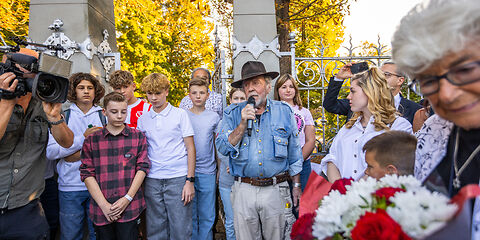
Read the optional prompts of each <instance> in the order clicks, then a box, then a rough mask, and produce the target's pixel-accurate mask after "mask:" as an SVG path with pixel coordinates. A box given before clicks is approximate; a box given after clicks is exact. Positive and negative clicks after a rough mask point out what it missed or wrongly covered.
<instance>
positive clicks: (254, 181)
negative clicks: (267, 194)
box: [235, 172, 290, 187]
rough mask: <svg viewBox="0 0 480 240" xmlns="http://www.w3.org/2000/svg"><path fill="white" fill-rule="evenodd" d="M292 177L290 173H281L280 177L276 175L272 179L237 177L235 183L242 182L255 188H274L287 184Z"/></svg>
mask: <svg viewBox="0 0 480 240" xmlns="http://www.w3.org/2000/svg"><path fill="white" fill-rule="evenodd" d="M289 177H290V175H289V174H288V172H284V173H281V174H279V175H276V176H274V177H271V178H258V177H253V178H251V177H235V181H240V182H243V183H248V184H250V185H253V186H259V187H264V186H272V185H275V184H277V183H281V182H285V181H287V180H288V178H289Z"/></svg>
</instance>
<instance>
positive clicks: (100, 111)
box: [97, 110, 107, 127]
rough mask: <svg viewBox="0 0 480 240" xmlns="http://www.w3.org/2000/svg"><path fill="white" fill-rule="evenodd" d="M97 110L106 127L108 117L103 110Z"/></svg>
mask: <svg viewBox="0 0 480 240" xmlns="http://www.w3.org/2000/svg"><path fill="white" fill-rule="evenodd" d="M97 112H98V117H99V118H100V122H102V125H103V127H105V126H106V125H107V119H106V118H105V115H103V113H102V110H98V111H97Z"/></svg>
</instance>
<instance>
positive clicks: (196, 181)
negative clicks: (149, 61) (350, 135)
mask: <svg viewBox="0 0 480 240" xmlns="http://www.w3.org/2000/svg"><path fill="white" fill-rule="evenodd" d="M283 78H284V81H283V82H280V83H279V84H278V86H276V89H275V90H276V94H277V95H276V97H277V98H279V100H285V101H287V102H288V101H289V100H290V101H289V103H290V104H291V105H292V107H296V105H299V104H298V103H295V101H299V99H300V98H299V96H298V89H297V88H295V85H294V84H293V83H294V81H292V80H291V78H289V77H288V76H284V77H283ZM70 81H71V85H70V93H69V96H68V98H69V100H70V102H71V103H72V104H71V105H70V107H69V108H68V109H66V110H65V111H64V117H65V120H66V122H67V124H68V127H69V128H70V129H71V130H72V131H73V133H74V135H75V138H74V144H73V145H72V146H71V147H70V148H63V147H61V146H59V145H58V144H57V143H56V142H55V140H54V139H53V137H52V136H50V140H49V144H48V146H47V152H46V153H47V158H48V159H50V160H52V161H51V163H53V164H54V163H55V161H53V160H58V164H57V166H56V168H57V172H58V196H59V197H58V199H59V225H60V233H61V238H62V239H81V238H82V237H83V234H84V232H85V230H84V225H85V223H86V224H87V226H88V236H89V239H95V238H98V239H137V238H138V237H139V236H143V237H146V238H148V239H182V240H183V239H213V227H214V222H215V215H216V211H215V201H216V189H217V184H218V187H219V193H220V196H221V199H222V201H223V206H224V212H225V217H226V219H225V229H226V235H227V239H235V232H234V228H233V210H232V204H231V202H230V192H231V186H232V184H233V177H232V176H231V175H230V172H229V162H228V158H226V157H225V156H223V155H221V154H218V152H217V151H216V150H215V145H214V142H215V137H216V132H217V131H218V129H219V128H220V125H221V116H219V115H218V113H217V112H215V111H212V110H208V109H206V108H205V104H206V101H207V99H208V98H209V94H210V91H209V83H208V82H207V81H206V80H205V79H204V78H200V77H194V78H193V79H191V81H190V83H189V94H188V96H189V98H190V100H191V102H192V107H191V108H190V109H188V110H185V109H181V108H177V107H174V106H172V105H171V104H170V103H169V102H168V101H167V96H168V94H169V88H170V83H169V80H168V79H167V77H166V76H165V75H163V74H159V73H152V74H150V75H148V76H146V77H145V78H144V79H143V80H142V83H141V90H142V91H143V92H145V93H146V96H147V100H148V103H147V102H146V101H145V100H142V99H138V98H136V97H135V95H134V91H135V90H136V84H135V82H134V78H133V76H132V74H131V73H130V72H128V71H121V70H120V71H115V72H114V73H113V74H112V75H111V77H110V82H109V84H110V86H111V87H112V89H113V92H111V93H109V94H107V95H106V96H105V97H104V93H105V89H104V87H103V86H102V85H101V84H100V82H99V81H98V80H97V79H96V78H95V77H94V76H93V75H91V74H87V73H76V74H74V75H72V76H71V77H70ZM287 83H288V84H290V85H292V86H290V85H288V86H287ZM284 85H285V86H284ZM288 89H292V91H290V90H288ZM102 97H103V98H104V100H103V109H102V108H101V107H100V106H98V105H97V104H98V103H99V101H100V99H101V98H102ZM245 98H246V97H245V93H244V92H243V91H242V89H232V91H231V92H230V95H229V100H230V102H231V103H232V104H236V103H239V102H242V101H245V100H246V99H245ZM300 106H301V105H300ZM304 111H305V112H308V109H305V110H304ZM308 113H309V112H308ZM307 116H309V117H308V118H310V119H311V115H310V114H307ZM302 119H303V118H302ZM297 122H298V120H297ZM304 125H305V124H304ZM307 126H308V127H310V126H312V124H307ZM310 130H312V131H313V128H311V129H310ZM308 135H312V134H310V133H309V134H308ZM310 137H311V136H310ZM399 139H400V142H402V144H394V142H395V141H399ZM310 140H312V139H310ZM386 146H394V148H392V147H386ZM415 146H416V139H415V137H413V136H412V135H410V134H408V133H405V132H398V131H387V132H385V133H383V134H381V135H378V136H376V137H374V138H372V139H371V140H370V141H368V142H367V143H366V144H365V145H364V147H363V151H364V152H365V159H366V164H367V167H366V170H365V175H366V176H371V177H374V178H377V179H378V178H380V177H382V176H384V175H385V174H411V173H412V171H413V170H412V169H413V161H414V151H415ZM312 149H313V148H312ZM312 149H308V151H307V152H306V156H305V160H308V156H309V155H310V153H311V150H312ZM399 152H400V153H401V154H398V153H399ZM304 155H305V154H304ZM50 165H51V164H50ZM49 171H53V167H52V168H50V169H49V168H47V172H46V178H47V175H48V176H49V175H51V174H49V173H50V172H49ZM307 174H308V173H307ZM307 178H308V175H307ZM305 181H306V179H305ZM304 184H305V183H304ZM304 184H302V185H303V186H304ZM44 204H48V203H44ZM45 208H46V209H47V208H48V207H47V206H46V207H45ZM144 210H145V211H144ZM142 212H145V213H146V214H145V216H146V218H143V217H140V216H141V214H142ZM47 215H48V212H47ZM140 218H141V221H140V222H142V223H144V222H145V220H146V232H143V231H142V228H140V231H139V227H138V222H139V219H140ZM53 237H54V235H53ZM52 239H53V238H52Z"/></svg>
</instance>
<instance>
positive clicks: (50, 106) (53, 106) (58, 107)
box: [42, 102, 62, 122]
mask: <svg viewBox="0 0 480 240" xmlns="http://www.w3.org/2000/svg"><path fill="white" fill-rule="evenodd" d="M42 105H43V111H44V112H45V115H47V119H48V121H50V122H56V121H59V120H60V119H61V118H62V116H60V113H61V112H62V103H50V102H42Z"/></svg>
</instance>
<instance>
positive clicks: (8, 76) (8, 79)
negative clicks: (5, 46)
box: [0, 72, 18, 102]
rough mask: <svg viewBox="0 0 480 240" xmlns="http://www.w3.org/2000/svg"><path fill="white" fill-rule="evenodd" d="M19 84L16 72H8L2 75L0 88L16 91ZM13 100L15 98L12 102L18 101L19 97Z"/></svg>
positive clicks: (0, 76)
mask: <svg viewBox="0 0 480 240" xmlns="http://www.w3.org/2000/svg"><path fill="white" fill-rule="evenodd" d="M12 81H13V82H12ZM10 83H11V85H10ZM17 84H18V80H17V79H16V76H15V74H14V73H12V72H6V73H4V74H2V75H0V89H3V90H7V91H10V92H15V88H16V87H17ZM11 100H14V101H12V102H16V101H17V98H14V99H11Z"/></svg>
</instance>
